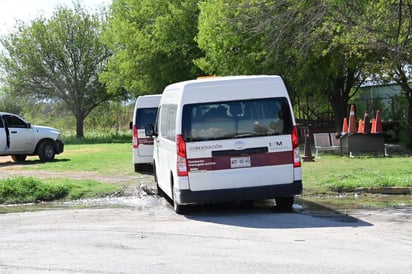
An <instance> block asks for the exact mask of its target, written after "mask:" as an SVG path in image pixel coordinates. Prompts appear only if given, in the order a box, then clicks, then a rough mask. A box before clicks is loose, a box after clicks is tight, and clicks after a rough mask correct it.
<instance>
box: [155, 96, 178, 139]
mask: <svg viewBox="0 0 412 274" xmlns="http://www.w3.org/2000/svg"><path fill="white" fill-rule="evenodd" d="M176 113H177V105H168V104H165V105H163V106H162V108H161V109H160V119H161V121H160V123H159V124H160V128H159V134H160V135H161V136H162V137H164V138H166V139H169V140H171V141H175V139H176Z"/></svg>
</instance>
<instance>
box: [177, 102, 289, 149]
mask: <svg viewBox="0 0 412 274" xmlns="http://www.w3.org/2000/svg"><path fill="white" fill-rule="evenodd" d="M182 126H183V128H182V132H183V135H184V136H183V137H184V138H185V141H187V142H190V141H202V140H216V139H227V138H243V137H255V136H270V135H281V134H290V133H291V132H292V127H293V124H292V116H291V113H290V107H289V104H288V100H287V99H286V98H284V97H281V98H265V99H252V100H241V101H229V102H215V103H200V104H190V105H185V106H184V107H183V125H182Z"/></svg>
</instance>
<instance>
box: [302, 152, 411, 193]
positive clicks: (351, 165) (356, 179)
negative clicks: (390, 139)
mask: <svg viewBox="0 0 412 274" xmlns="http://www.w3.org/2000/svg"><path fill="white" fill-rule="evenodd" d="M411 166H412V157H406V156H397V157H389V158H388V157H386V158H384V157H358V158H348V157H344V156H343V157H342V156H337V155H327V154H325V155H322V156H321V159H316V161H315V162H303V163H302V172H303V185H304V189H305V193H306V195H322V194H331V193H342V192H354V191H356V190H357V189H359V188H377V187H412V169H411Z"/></svg>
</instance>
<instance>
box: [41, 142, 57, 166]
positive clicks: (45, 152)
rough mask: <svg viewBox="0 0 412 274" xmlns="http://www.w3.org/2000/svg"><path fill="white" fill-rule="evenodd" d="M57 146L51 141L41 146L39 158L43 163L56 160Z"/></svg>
mask: <svg viewBox="0 0 412 274" xmlns="http://www.w3.org/2000/svg"><path fill="white" fill-rule="evenodd" d="M54 148H55V146H54V144H53V143H52V142H51V141H43V142H41V143H40V144H39V148H38V153H39V158H40V160H41V161H43V162H50V161H53V160H54V156H55V155H56V152H55V150H54Z"/></svg>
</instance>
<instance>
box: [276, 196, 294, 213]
mask: <svg viewBox="0 0 412 274" xmlns="http://www.w3.org/2000/svg"><path fill="white" fill-rule="evenodd" d="M294 200H295V197H294V196H291V197H279V198H275V201H276V208H277V209H282V210H291V209H292V207H293V202H294Z"/></svg>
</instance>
